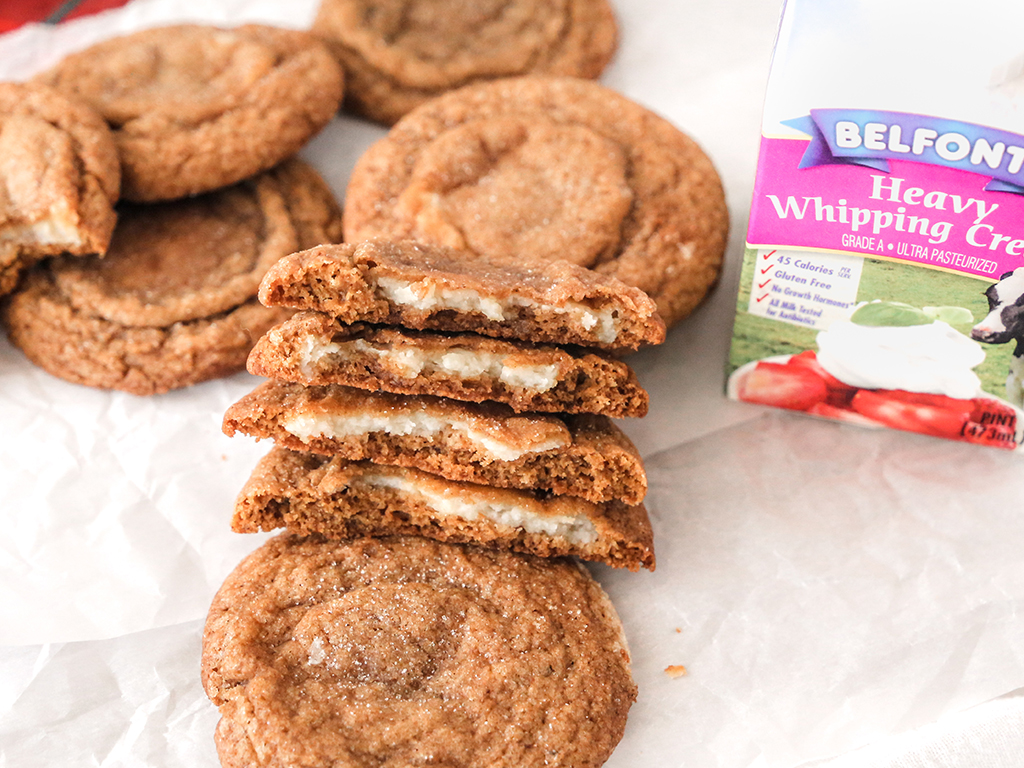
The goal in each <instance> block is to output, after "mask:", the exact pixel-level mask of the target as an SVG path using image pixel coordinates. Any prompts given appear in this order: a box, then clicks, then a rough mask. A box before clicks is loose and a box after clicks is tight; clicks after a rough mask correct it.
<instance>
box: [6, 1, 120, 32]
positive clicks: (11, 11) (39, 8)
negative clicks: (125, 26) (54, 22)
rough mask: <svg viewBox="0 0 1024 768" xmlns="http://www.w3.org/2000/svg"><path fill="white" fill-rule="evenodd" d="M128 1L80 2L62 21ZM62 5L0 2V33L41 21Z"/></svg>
mask: <svg viewBox="0 0 1024 768" xmlns="http://www.w3.org/2000/svg"><path fill="white" fill-rule="evenodd" d="M127 2H128V0H81V2H79V3H78V4H77V5H75V7H74V9H73V10H71V11H70V12H69V13H68V14H67V16H65V17H64V19H65V20H66V19H77V18H79V17H80V16H88V15H89V14H91V13H99V12H100V11H105V10H107V9H108V8H117V7H119V6H122V5H125V4H126V3H127ZM62 5H63V0H3V2H0V33H3V32H10V31H11V30H12V29H17V28H18V27H20V26H21V25H22V24H28V23H30V22H33V21H43V20H45V19H46V18H47V17H49V16H50V14H52V13H53V12H55V11H56V10H57V9H58V8H60V7H61V6H62Z"/></svg>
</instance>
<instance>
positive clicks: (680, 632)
mask: <svg viewBox="0 0 1024 768" xmlns="http://www.w3.org/2000/svg"><path fill="white" fill-rule="evenodd" d="M682 633H683V630H682V628H681V627H676V634H677V635H681V634H682Z"/></svg>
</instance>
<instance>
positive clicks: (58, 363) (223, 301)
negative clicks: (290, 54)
mask: <svg viewBox="0 0 1024 768" xmlns="http://www.w3.org/2000/svg"><path fill="white" fill-rule="evenodd" d="M340 216H341V212H340V209H339V208H338V205H337V203H336V202H335V200H334V198H333V196H332V195H331V192H330V189H329V188H328V187H327V185H326V184H325V183H324V182H323V180H322V179H320V177H319V176H318V175H317V173H316V171H314V170H313V169H312V168H311V167H309V166H308V165H306V164H305V163H303V162H302V161H300V160H291V161H288V162H286V163H284V164H282V165H281V166H279V167H277V168H275V169H273V170H271V171H267V172H265V173H263V174H261V175H259V176H257V177H254V178H253V179H250V180H248V181H245V182H242V183H240V184H237V185H235V186H233V187H228V188H226V189H222V190H219V191H217V192H212V193H210V194H208V195H204V196H201V197H195V198H188V199H185V200H178V201H174V202H169V203H161V204H151V205H124V206H122V207H121V209H120V214H119V222H118V226H117V229H116V230H115V232H114V236H113V239H112V241H111V245H110V249H109V251H108V253H107V255H106V256H105V257H103V258H99V257H86V258H81V259H78V258H76V259H53V260H51V261H49V262H47V263H46V264H44V265H41V266H40V267H39V268H37V269H36V270H34V271H33V272H30V273H29V274H28V275H26V277H25V279H24V280H23V281H22V285H21V286H20V287H19V289H18V290H17V291H16V292H15V293H13V294H12V295H11V297H10V301H9V302H8V303H7V305H6V306H5V307H4V309H3V321H4V324H5V325H6V326H7V331H8V334H9V336H10V338H11V341H12V342H13V343H14V344H15V345H16V346H18V347H20V348H21V349H22V350H23V351H24V353H25V354H26V355H27V356H28V358H29V359H30V360H31V361H32V362H34V363H36V364H37V365H39V366H40V367H42V368H44V369H45V370H47V371H49V372H50V373H52V374H54V375H55V376H59V377H61V378H63V379H66V380H68V381H72V382H75V383H78V384H85V385H87V386H92V387H100V388H104V389H118V390H123V391H126V392H130V393H132V394H136V395H149V394H156V393H160V392H166V391H167V390H169V389H175V388H178V387H184V386H187V385H190V384H195V383H198V382H200V381H206V380H207V379H212V378H216V377H219V376H225V375H227V374H230V373H234V372H236V371H239V370H242V369H243V368H244V366H245V360H246V357H247V355H248V353H249V351H250V349H251V348H252V345H253V343H254V342H255V341H256V339H258V338H259V337H260V336H261V335H262V334H264V333H265V332H266V331H267V330H268V329H270V328H271V327H273V326H274V325H276V324H278V323H280V322H282V321H283V320H285V319H287V317H288V316H289V315H290V314H291V313H290V311H288V310H282V309H280V308H267V307H264V306H262V305H261V304H260V303H259V302H258V301H257V299H256V291H257V289H258V286H259V282H260V280H261V279H262V277H263V274H264V273H265V272H266V270H267V268H268V267H269V266H270V265H271V264H273V263H274V262H275V261H277V260H278V259H279V258H281V257H282V256H284V255H285V254H288V253H290V252H292V251H294V250H295V249H296V248H301V247H304V246H308V245H311V244H313V243H319V242H324V241H327V240H330V239H334V238H337V237H338V234H339V229H340V224H341V219H340Z"/></svg>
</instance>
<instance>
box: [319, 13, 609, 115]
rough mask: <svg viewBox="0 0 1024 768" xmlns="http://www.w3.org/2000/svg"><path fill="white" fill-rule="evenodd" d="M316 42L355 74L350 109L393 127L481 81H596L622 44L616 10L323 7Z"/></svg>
mask: <svg viewBox="0 0 1024 768" xmlns="http://www.w3.org/2000/svg"><path fill="white" fill-rule="evenodd" d="M313 32H314V33H315V34H317V35H319V36H320V37H321V38H322V39H323V40H324V41H325V42H326V43H327V44H328V46H329V47H330V49H331V51H332V52H333V53H334V54H335V55H336V56H337V57H338V60H339V61H340V62H341V63H342V66H343V67H344V68H345V71H346V73H347V75H348V78H349V79H348V83H347V89H346V93H345V105H346V106H347V107H348V108H350V109H352V110H354V111H356V112H359V113H360V114H363V115H365V116H367V117H369V118H371V119H373V120H377V121H379V122H382V123H387V124H391V123H394V122H395V121H396V120H397V119H398V118H400V117H401V116H402V115H404V114H405V113H406V112H408V111H409V110H411V109H413V108H414V107H416V106H418V105H420V104H422V103H423V102H425V101H427V100H428V99H431V98H434V97H435V96H439V95H440V94H442V93H444V92H446V91H449V90H452V89H454V88H458V87H460V86H463V85H466V84H468V83H471V82H477V81H480V80H493V79H495V78H498V77H513V76H515V75H526V74H531V73H534V74H549V75H569V76H572V77H588V78H596V77H597V76H598V75H600V74H601V71H602V70H603V69H604V68H605V66H606V65H607V64H608V61H609V60H610V59H611V57H612V54H613V53H614V51H615V45H616V37H617V33H616V24H615V16H614V14H613V13H612V9H611V7H610V6H609V4H608V2H607V1H606V0H560V2H551V0H513V1H512V2H509V0H414V1H413V2H408V0H387V1H386V2H380V0H375V2H373V3H371V2H369V1H368V0H321V3H320V8H319V11H318V12H317V16H316V20H315V21H314V22H313Z"/></svg>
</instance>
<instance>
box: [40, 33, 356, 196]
mask: <svg viewBox="0 0 1024 768" xmlns="http://www.w3.org/2000/svg"><path fill="white" fill-rule="evenodd" d="M37 79H38V80H40V81H42V82H45V83H47V84H49V85H52V86H53V87H55V88H57V89H59V90H61V91H65V92H67V93H70V94H73V95H75V96H77V97H78V98H81V99H82V100H84V101H86V102H87V103H89V104H90V105H91V106H92V107H93V108H94V109H96V110H97V111H99V112H100V114H101V115H102V116H103V117H104V118H105V119H106V120H107V122H108V123H109V124H110V125H111V126H112V128H113V130H114V135H115V138H116V140H117V145H118V149H119V151H120V155H121V163H122V165H123V168H124V185H123V187H124V188H123V197H124V198H125V199H128V200H135V201H153V200H170V199H175V198H179V197H184V196H186V195H196V194H201V193H203V192H209V191H211V190H214V189H218V188H220V187H224V186H227V185H229V184H233V183H235V182H237V181H241V180H242V179H245V178H248V177H249V176H252V175H253V174H256V173H259V172H260V171H263V170H266V169H268V168H270V167H272V166H274V165H277V164H278V163H279V162H281V161H282V160H284V159H285V158H287V157H290V156H291V155H293V154H295V153H296V152H297V151H298V150H299V149H300V148H301V147H302V145H303V144H305V143H306V142H307V141H308V140H309V139H310V138H311V137H312V136H313V135H314V134H315V133H316V132H317V131H319V130H320V129H321V128H322V127H323V126H324V125H326V124H327V122H328V121H329V120H330V119H331V117H333V115H334V114H335V112H336V111H337V109H338V105H339V103H340V101H341V96H342V90H343V75H342V71H341V69H340V67H339V66H338V63H337V62H336V61H335V60H334V57H333V56H332V55H331V54H330V53H329V52H328V51H327V49H326V48H325V47H324V46H323V45H322V44H321V43H320V42H319V41H318V40H316V38H314V37H313V36H312V35H309V34H308V33H305V32H298V31H294V30H286V29H278V28H276V27H269V26H260V25H247V26H243V27H238V28H236V29H220V28H217V27H208V26H202V25H196V24H181V25H176V26H169V27H159V28H155V29H146V30H143V31H141V32H135V33H133V34H130V35H125V36H123V37H117V38H113V39H111V40H106V41H104V42H102V43H99V44H97V45H94V46H92V47H90V48H87V49H85V50H84V51H80V52H78V53H73V54H71V55H70V56H67V57H66V58H65V59H64V60H63V61H61V63H60V64H58V65H57V66H56V67H54V68H53V69H51V70H49V71H48V72H45V73H43V74H41V75H39V76H38V78H37Z"/></svg>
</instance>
